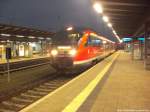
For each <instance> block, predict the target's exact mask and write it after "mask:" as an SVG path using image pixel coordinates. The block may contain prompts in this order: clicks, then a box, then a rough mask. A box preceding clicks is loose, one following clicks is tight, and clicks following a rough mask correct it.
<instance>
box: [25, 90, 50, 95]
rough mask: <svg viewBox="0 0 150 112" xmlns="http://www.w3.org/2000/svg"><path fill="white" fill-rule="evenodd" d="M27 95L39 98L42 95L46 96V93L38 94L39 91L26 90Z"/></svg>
mask: <svg viewBox="0 0 150 112" xmlns="http://www.w3.org/2000/svg"><path fill="white" fill-rule="evenodd" d="M27 93H29V94H31V95H39V96H43V95H46V94H47V92H39V91H34V90H28V92H27Z"/></svg>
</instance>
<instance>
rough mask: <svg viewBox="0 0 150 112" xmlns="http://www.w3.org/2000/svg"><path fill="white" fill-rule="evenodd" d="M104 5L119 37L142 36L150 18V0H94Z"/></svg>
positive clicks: (105, 12) (106, 13) (105, 11)
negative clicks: (145, 24)
mask: <svg viewBox="0 0 150 112" xmlns="http://www.w3.org/2000/svg"><path fill="white" fill-rule="evenodd" d="M93 2H99V3H100V4H102V6H103V10H104V14H105V15H107V16H108V17H109V20H110V22H111V23H112V25H113V28H114V29H115V30H116V32H117V34H118V35H119V37H122V38H123V37H127V36H131V37H134V36H141V35H143V34H144V23H145V22H146V21H147V20H148V19H150V0H93Z"/></svg>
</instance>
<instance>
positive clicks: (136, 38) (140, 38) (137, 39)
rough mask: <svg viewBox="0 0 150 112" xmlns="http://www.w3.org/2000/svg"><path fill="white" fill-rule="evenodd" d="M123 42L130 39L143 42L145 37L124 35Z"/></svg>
mask: <svg viewBox="0 0 150 112" xmlns="http://www.w3.org/2000/svg"><path fill="white" fill-rule="evenodd" d="M122 40H123V42H125V43H126V42H131V41H141V42H144V41H145V38H144V37H125V38H123V39H122Z"/></svg>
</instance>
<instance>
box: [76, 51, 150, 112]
mask: <svg viewBox="0 0 150 112" xmlns="http://www.w3.org/2000/svg"><path fill="white" fill-rule="evenodd" d="M100 86H101V87H100ZM78 112H150V71H146V70H145V69H144V64H143V62H142V61H139V60H131V56H130V54H129V53H126V52H121V53H120V56H119V57H118V59H117V60H116V63H115V64H114V66H113V68H112V70H111V71H110V74H109V76H108V78H107V80H106V81H105V82H104V84H103V85H99V87H97V88H96V89H95V90H94V92H93V93H92V94H91V95H90V96H89V98H88V99H87V100H86V102H85V103H84V104H83V105H82V106H81V107H80V109H79V110H78Z"/></svg>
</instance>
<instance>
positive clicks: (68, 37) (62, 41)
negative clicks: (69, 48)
mask: <svg viewBox="0 0 150 112" xmlns="http://www.w3.org/2000/svg"><path fill="white" fill-rule="evenodd" d="M80 37H81V34H79V33H68V32H66V31H61V32H57V33H56V34H55V36H54V37H53V38H52V43H53V44H56V45H75V44H77V43H78V41H79V39H80Z"/></svg>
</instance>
